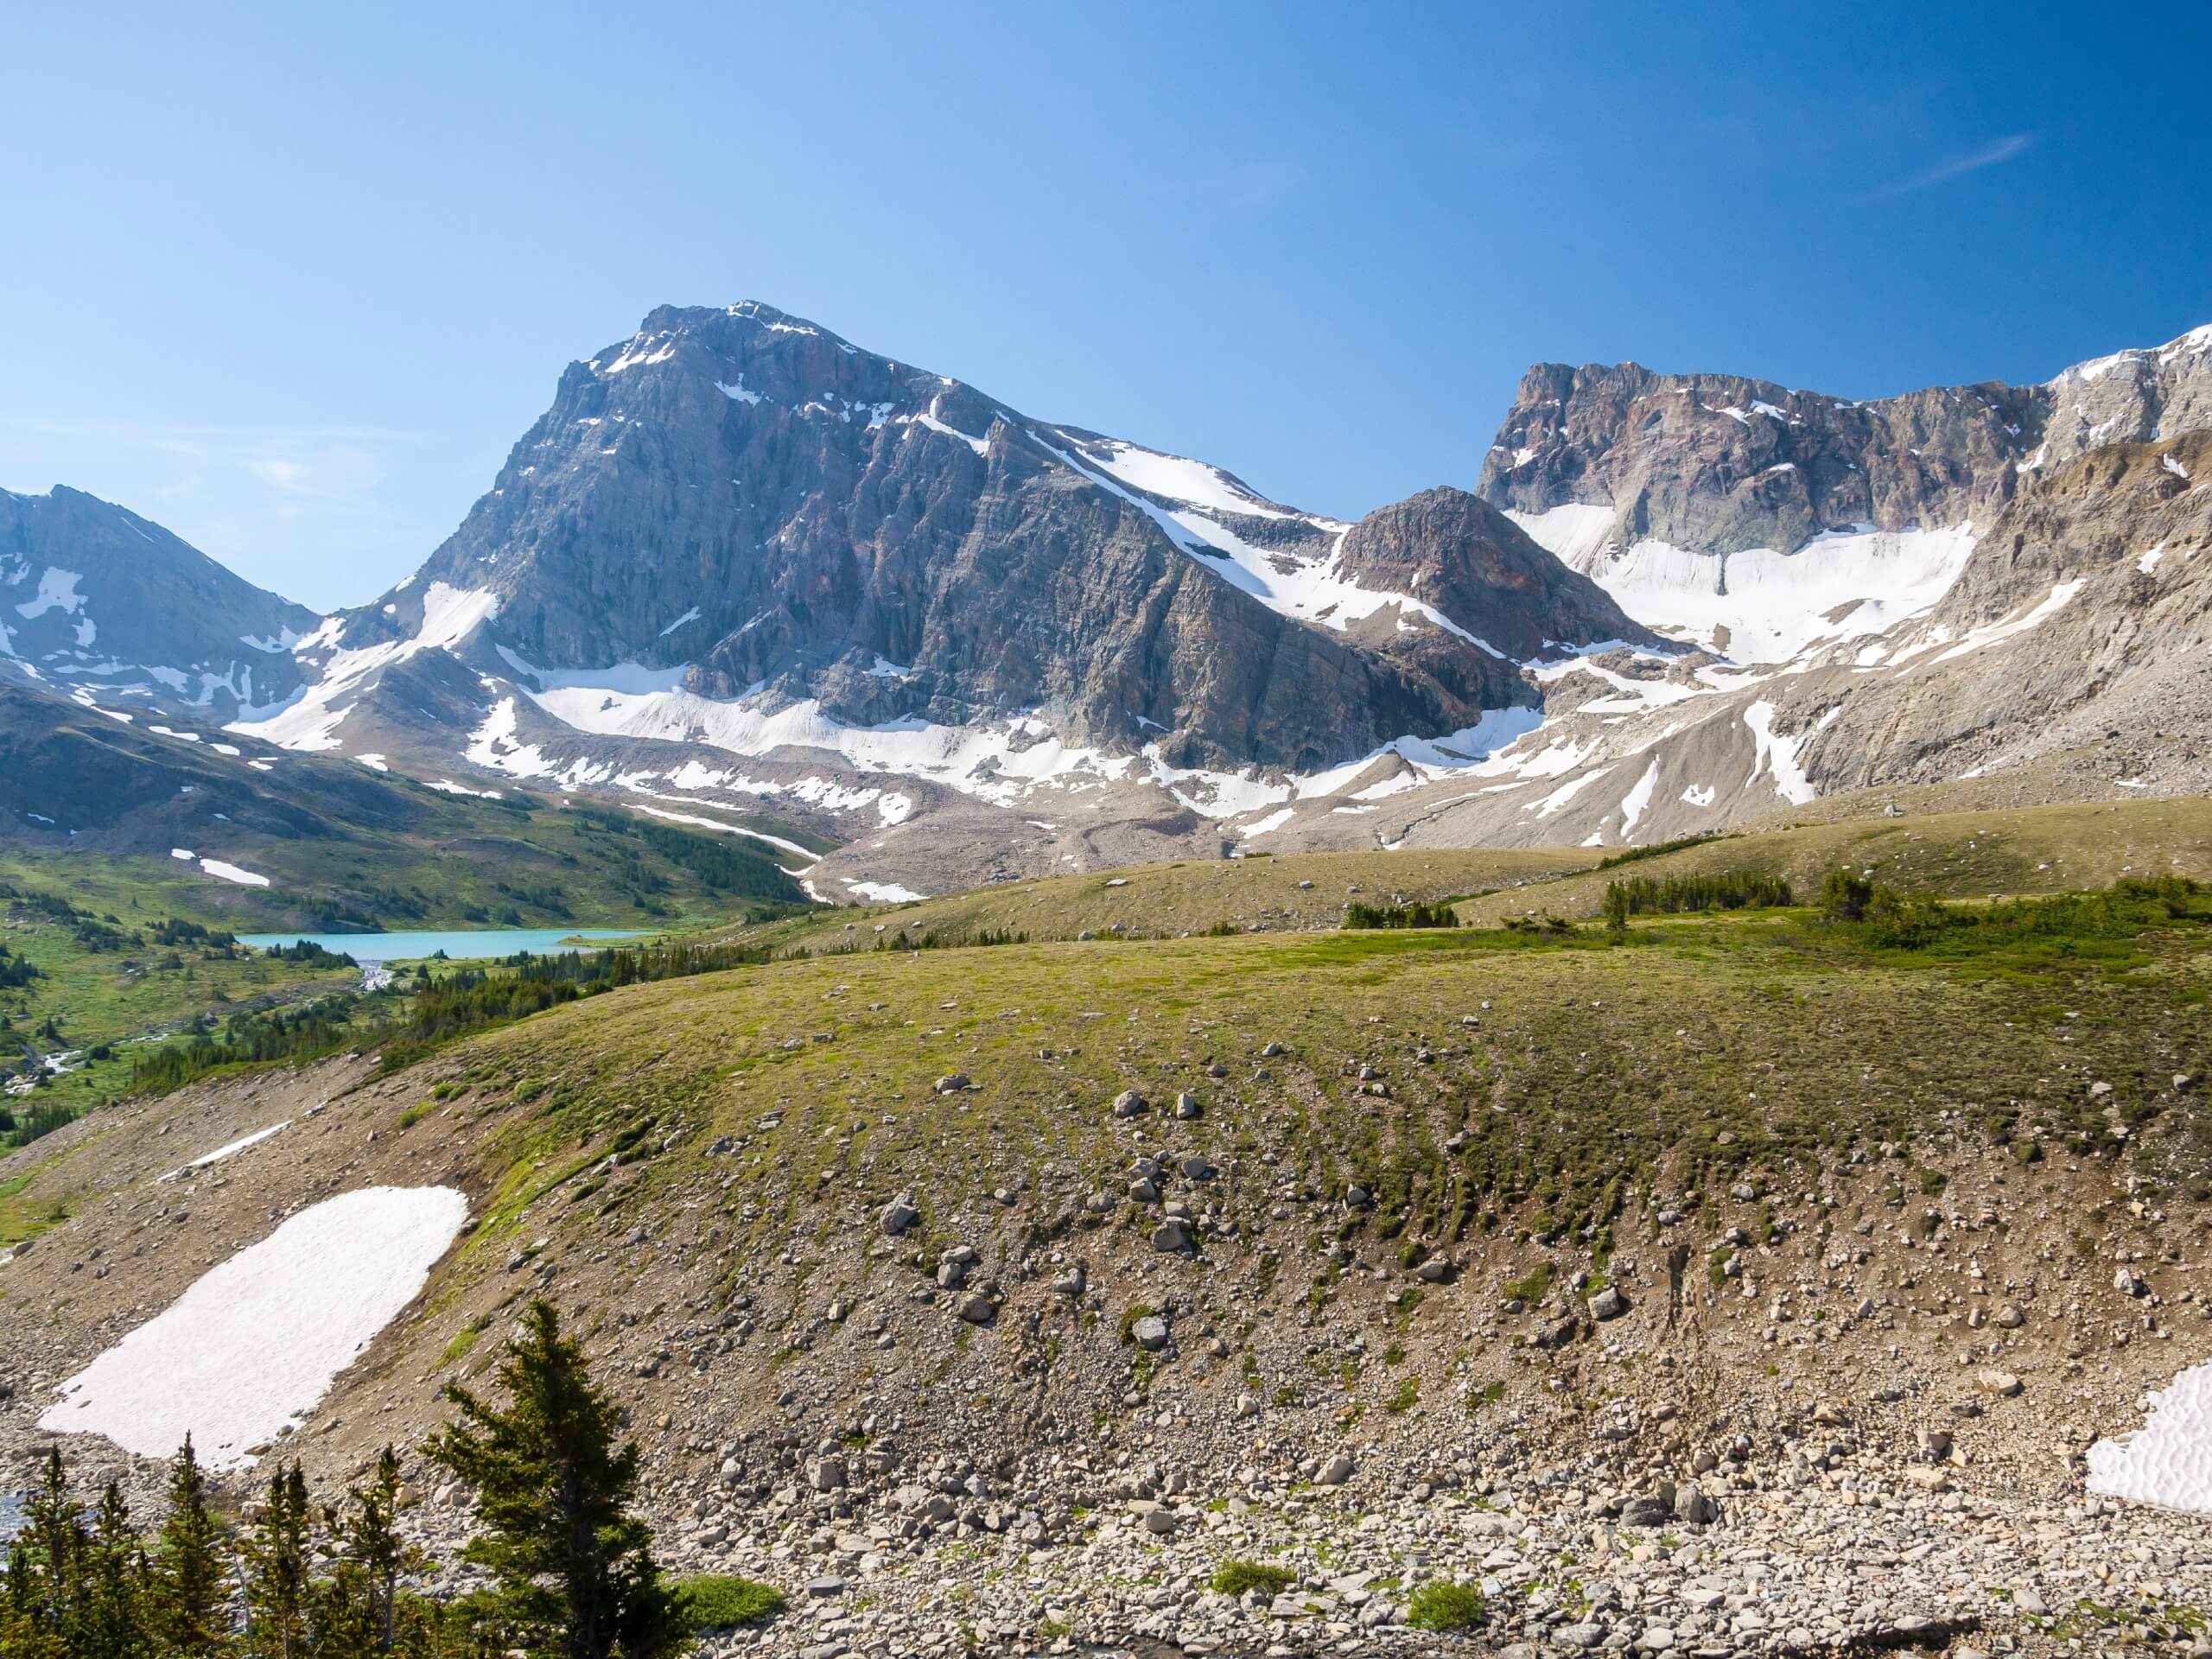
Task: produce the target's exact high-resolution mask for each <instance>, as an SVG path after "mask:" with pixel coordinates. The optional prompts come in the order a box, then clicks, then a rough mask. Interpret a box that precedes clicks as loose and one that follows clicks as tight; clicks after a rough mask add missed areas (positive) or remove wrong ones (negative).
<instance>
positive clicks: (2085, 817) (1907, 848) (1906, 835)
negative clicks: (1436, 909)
mask: <svg viewBox="0 0 2212 1659" xmlns="http://www.w3.org/2000/svg"><path fill="white" fill-rule="evenodd" d="M1835 869H1848V870H1851V871H1853V872H1854V873H1864V874H1867V875H1868V876H1869V877H1870V878H1871V879H1872V880H1878V881H1881V882H1883V883H1885V885H1887V886H1889V887H1894V888H1896V889H1897V890H1898V891H1900V892H1903V893H1934V894H1940V895H1943V896H1946V897H1953V898H1987V897H1988V896H1989V895H1991V894H1993V893H1997V894H2013V893H2063V892H2069V891H2075V890H2079V889H2083V888H2089V887H2107V886H2109V885H2110V884H2111V883H2113V882H2114V881H2116V880H2120V878H2121V877H2122V876H2128V875H2135V876H2156V875H2159V874H2164V873H2166V872H2168V871H2177V872H2179V873H2180V874H2183V875H2190V876H2195V877H2196V878H2198V879H2200V880H2202V879H2204V878H2207V877H2212V801H2208V800H2205V799H2203V798H2180V799H2174V800H2160V801H2122V802H2116V803H2115V802H2105V803H2091V804H2078V805H2066V806H2037V807H2023V808H2018V809H2014V810H2004V811H1994V810H1993V811H1973V812H1941V813H1929V814H1925V815H1910V816H1907V817H1897V818H1887V817H1859V818H1851V819H1847V820H1844V821H1841V822H1834V823H1803V824H1799V825H1796V826H1794V827H1786V828H1782V829H1770V830H1763V831H1760V832H1758V833H1755V834H1745V835H1730V836H1720V837H1718V838H1716V839H1713V840H1711V841H1706V842H1700V843H1699V844H1697V845H1695V846H1692V847H1685V848H1682V849H1678V850H1676V851H1674V852H1670V853H1664V854H1661V855H1657V856H1655V857H1651V858H1643V859H1637V861H1634V862H1632V863H1629V864H1626V865H1624V866H1617V867H1616V868H1615V869H1613V870H1592V871H1589V872H1586V873H1576V874H1567V875H1562V876H1560V878H1558V879H1557V880H1552V881H1548V882H1546V883H1544V884H1542V885H1541V886H1535V887H1522V888H1516V889H1512V890H1510V891H1503V892H1499V893H1492V894H1489V895H1486V896H1484V897H1482V898H1479V899H1471V900H1469V901H1467V902H1465V903H1463V904H1462V905H1461V906H1459V914H1460V918H1461V919H1462V920H1463V921H1469V922H1479V923H1489V924H1495V923H1497V922H1498V921H1500V920H1502V919H1503V918H1505V917H1507V916H1511V915H1520V914H1525V913H1529V912H1537V913H1541V912H1551V913H1554V914H1557V915H1560V916H1567V917H1577V918H1580V917H1592V916H1596V915H1598V914H1599V910H1600V906H1601V905H1602V904H1603V901H1604V899H1605V886H1606V883H1607V882H1608V881H1611V880H1625V879H1628V878H1630V877H1649V878H1651V879H1653V880H1662V879H1664V878H1666V877H1668V876H1687V875H1717V874H1723V873H1726V872H1737V873H1744V874H1759V875H1765V876H1773V877H1779V878H1781V879H1782V880H1786V881H1787V882H1789V885H1790V887H1792V888H1793V889H1795V890H1796V893H1798V894H1799V895H1801V896H1811V895H1817V894H1818V893H1819V892H1820V889H1821V881H1822V880H1823V879H1824V878H1825V877H1826V876H1827V874H1828V872H1829V871H1831V870H1835Z"/></svg>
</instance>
